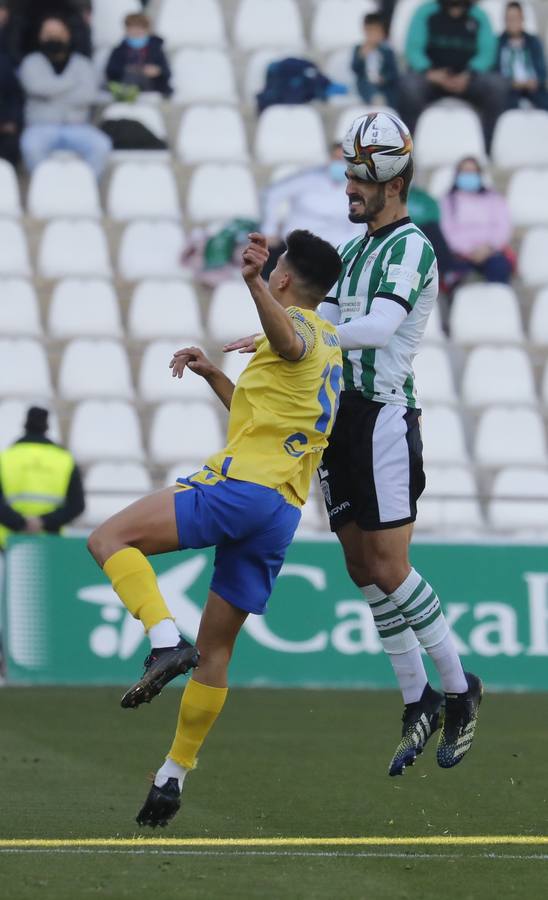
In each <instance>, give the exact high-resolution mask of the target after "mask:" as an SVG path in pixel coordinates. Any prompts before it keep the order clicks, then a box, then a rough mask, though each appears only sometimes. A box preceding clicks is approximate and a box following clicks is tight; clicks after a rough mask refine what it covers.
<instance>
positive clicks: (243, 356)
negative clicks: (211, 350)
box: [222, 350, 253, 384]
mask: <svg viewBox="0 0 548 900" xmlns="http://www.w3.org/2000/svg"><path fill="white" fill-rule="evenodd" d="M252 359H253V354H252V353H238V351H237V350H235V351H232V352H231V353H226V354H225V355H224V356H223V367H222V368H223V372H224V373H225V375H226V377H227V378H230V380H231V381H232V383H233V384H236V382H237V381H238V378H239V377H240V375H241V374H242V372H243V371H244V369H246V368H247V364H248V363H249V362H250V361H251V360H252Z"/></svg>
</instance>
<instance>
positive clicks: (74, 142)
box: [19, 18, 112, 177]
mask: <svg viewBox="0 0 548 900" xmlns="http://www.w3.org/2000/svg"><path fill="white" fill-rule="evenodd" d="M39 48H40V49H39V51H38V52H37V53H31V54H29V56H26V57H25V59H24V60H23V62H22V64H21V68H20V70H19V78H20V81H21V84H22V86H23V90H24V91H25V94H26V104H25V123H26V127H25V129H24V131H23V135H22V138H21V149H22V152H23V159H24V161H25V165H26V166H27V168H28V169H29V171H32V170H33V169H34V168H35V167H36V166H37V165H38V163H40V162H42V161H43V160H44V159H46V158H47V157H48V156H49V155H50V153H52V152H53V151H54V150H72V151H73V152H74V153H77V154H78V155H79V156H81V157H83V159H85V161H86V162H87V163H89V165H90V166H91V167H92V169H93V170H94V172H95V174H96V175H97V177H100V176H101V175H102V173H103V170H104V168H105V166H106V164H107V161H108V156H109V153H110V150H111V146H112V145H111V141H110V139H109V138H108V137H107V135H106V134H104V133H103V132H102V131H100V130H99V129H98V128H95V127H94V126H93V125H91V124H90V122H89V117H90V107H91V104H92V103H93V101H94V100H95V97H96V92H97V85H96V77H95V73H94V69H93V66H92V63H91V62H90V61H89V60H88V59H86V57H85V56H82V55H81V54H79V53H74V52H73V51H72V49H71V33H70V29H69V28H68V26H67V24H66V23H65V22H64V21H63V20H62V19H57V18H50V19H46V20H45V21H44V22H43V23H42V26H41V28H40V34H39Z"/></svg>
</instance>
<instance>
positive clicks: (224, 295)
mask: <svg viewBox="0 0 548 900" xmlns="http://www.w3.org/2000/svg"><path fill="white" fill-rule="evenodd" d="M207 332H208V334H209V335H211V338H212V340H213V341H216V342H217V343H219V344H223V343H225V342H228V341H232V340H235V339H236V338H239V337H245V336H246V335H248V334H255V332H257V333H259V332H262V326H261V323H260V320H259V316H258V313H257V310H256V307H255V304H254V303H253V300H252V299H251V297H250V295H249V291H248V290H247V288H246V286H245V284H244V283H243V281H239V280H238V281H225V282H223V284H220V285H218V287H216V288H215V290H214V292H213V296H212V298H211V305H210V307H209V317H208V321H207Z"/></svg>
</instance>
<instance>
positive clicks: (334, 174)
mask: <svg viewBox="0 0 548 900" xmlns="http://www.w3.org/2000/svg"><path fill="white" fill-rule="evenodd" d="M345 173H346V163H345V162H344V161H343V160H342V159H332V160H331V162H330V163H329V175H330V176H331V178H332V179H333V181H338V182H341V181H344V180H345Z"/></svg>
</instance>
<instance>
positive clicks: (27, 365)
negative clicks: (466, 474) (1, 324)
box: [0, 338, 52, 400]
mask: <svg viewBox="0 0 548 900" xmlns="http://www.w3.org/2000/svg"><path fill="white" fill-rule="evenodd" d="M0 360H2V364H1V365H0V397H29V398H30V399H31V400H39V399H46V398H48V397H51V395H52V388H51V379H50V371H49V363H48V358H47V356H46V352H45V350H44V348H43V346H42V345H41V344H40V343H39V342H38V341H36V340H33V339H32V338H0Z"/></svg>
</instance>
